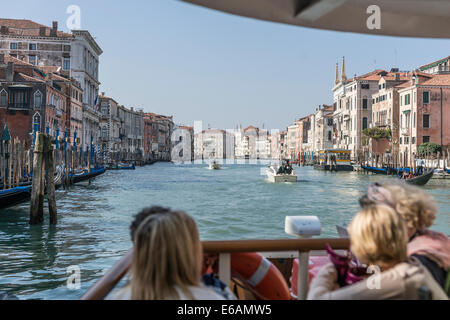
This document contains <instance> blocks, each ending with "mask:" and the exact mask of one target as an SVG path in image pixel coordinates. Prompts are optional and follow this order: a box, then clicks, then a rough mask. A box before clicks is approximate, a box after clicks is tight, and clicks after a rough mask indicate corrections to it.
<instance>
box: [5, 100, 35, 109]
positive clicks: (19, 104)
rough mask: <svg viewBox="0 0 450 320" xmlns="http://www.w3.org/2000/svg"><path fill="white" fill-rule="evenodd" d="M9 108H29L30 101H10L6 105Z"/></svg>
mask: <svg viewBox="0 0 450 320" xmlns="http://www.w3.org/2000/svg"><path fill="white" fill-rule="evenodd" d="M8 109H10V110H27V109H30V103H29V102H27V103H10V104H9V106H8Z"/></svg>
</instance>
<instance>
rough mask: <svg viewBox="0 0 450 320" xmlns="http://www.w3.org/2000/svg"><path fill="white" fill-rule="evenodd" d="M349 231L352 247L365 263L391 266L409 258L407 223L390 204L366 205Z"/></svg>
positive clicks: (385, 266) (383, 266)
mask: <svg viewBox="0 0 450 320" xmlns="http://www.w3.org/2000/svg"><path fill="white" fill-rule="evenodd" d="M348 232H349V235H350V241H351V250H352V252H353V253H354V254H355V256H356V257H357V258H358V259H359V260H360V261H361V262H362V263H365V264H368V265H377V266H379V267H381V268H387V267H392V266H394V265H396V264H397V263H399V262H402V261H405V260H406V257H407V253H406V252H407V251H406V246H407V241H408V239H407V231H406V226H405V224H404V222H403V219H402V218H401V217H400V216H399V215H398V214H397V213H396V212H395V211H394V209H392V208H391V207H389V206H387V205H384V204H379V205H373V206H369V207H366V208H364V209H363V210H362V211H360V212H359V213H358V214H357V215H356V216H355V217H354V218H353V220H352V222H351V223H350V225H349V227H348Z"/></svg>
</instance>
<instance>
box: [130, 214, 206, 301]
mask: <svg viewBox="0 0 450 320" xmlns="http://www.w3.org/2000/svg"><path fill="white" fill-rule="evenodd" d="M201 258H202V247H201V243H200V238H199V234H198V230H197V226H196V224H195V221H194V220H193V219H192V218H191V217H190V216H189V215H187V214H186V213H184V212H173V211H168V212H163V213H156V214H152V215H149V216H148V217H147V218H145V220H143V221H142V222H141V223H140V224H139V226H138V227H137V229H136V232H135V234H134V253H133V261H132V265H131V299H133V300H171V299H180V294H179V290H181V292H182V293H184V294H185V295H186V296H187V297H188V298H189V299H193V298H194V297H193V295H192V293H191V292H190V291H189V287H191V286H199V285H200V276H201Z"/></svg>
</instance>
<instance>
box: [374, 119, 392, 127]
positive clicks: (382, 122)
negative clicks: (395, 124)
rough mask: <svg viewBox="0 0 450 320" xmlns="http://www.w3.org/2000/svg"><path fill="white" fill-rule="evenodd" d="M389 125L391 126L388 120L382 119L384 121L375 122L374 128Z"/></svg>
mask: <svg viewBox="0 0 450 320" xmlns="http://www.w3.org/2000/svg"><path fill="white" fill-rule="evenodd" d="M390 125H391V120H390V119H384V120H381V121H377V122H375V126H376V127H388V126H390Z"/></svg>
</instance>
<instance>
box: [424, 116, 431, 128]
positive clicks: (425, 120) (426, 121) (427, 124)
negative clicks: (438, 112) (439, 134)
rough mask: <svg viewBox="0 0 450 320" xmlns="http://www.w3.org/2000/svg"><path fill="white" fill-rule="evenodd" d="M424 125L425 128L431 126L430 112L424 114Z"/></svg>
mask: <svg viewBox="0 0 450 320" xmlns="http://www.w3.org/2000/svg"><path fill="white" fill-rule="evenodd" d="M423 127H424V128H429V127H430V115H429V114H424V115H423Z"/></svg>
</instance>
